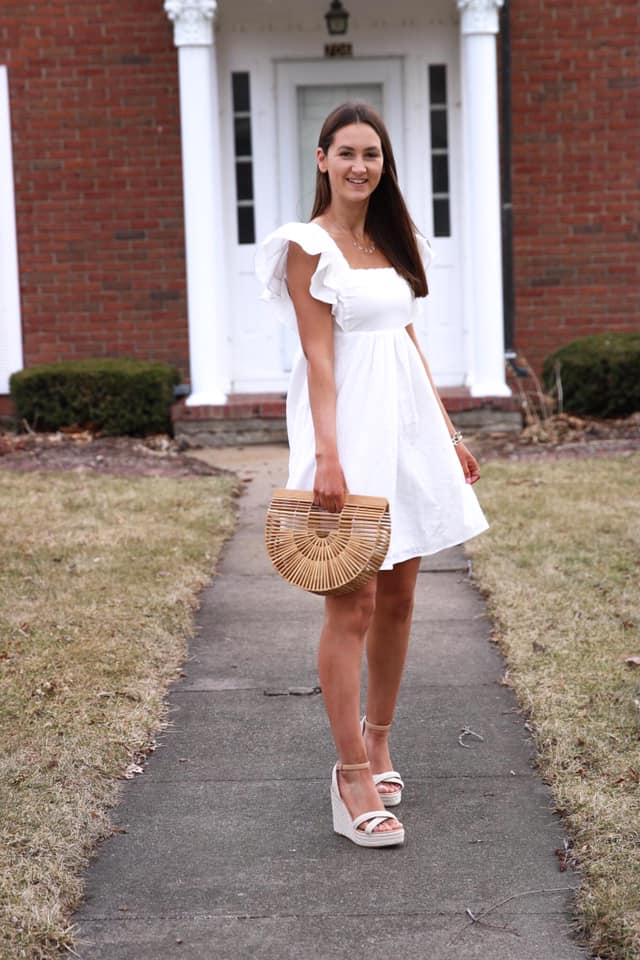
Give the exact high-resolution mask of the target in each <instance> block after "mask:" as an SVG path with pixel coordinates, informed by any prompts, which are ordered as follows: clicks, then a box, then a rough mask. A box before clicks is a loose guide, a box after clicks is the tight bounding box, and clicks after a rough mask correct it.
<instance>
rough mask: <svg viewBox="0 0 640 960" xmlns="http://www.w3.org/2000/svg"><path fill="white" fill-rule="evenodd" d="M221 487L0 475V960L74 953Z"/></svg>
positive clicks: (187, 606) (206, 566) (227, 519)
mask: <svg viewBox="0 0 640 960" xmlns="http://www.w3.org/2000/svg"><path fill="white" fill-rule="evenodd" d="M234 492H235V484H234V481H233V480H232V479H229V478H226V477H224V478H220V477H198V478H188V479H160V478H131V477H126V478H123V477H97V476H93V475H87V474H85V475H80V474H76V475H73V474H45V473H41V474H29V475H23V474H16V473H2V472H0V567H1V569H2V576H1V577H0V904H1V905H2V907H1V910H2V913H1V915H0V957H2V958H3V960H22V958H25V960H44V958H51V957H54V956H58V955H59V952H58V951H59V949H60V948H61V947H65V946H68V945H69V944H70V943H71V942H72V934H71V931H70V930H69V929H68V918H69V916H70V910H71V909H72V908H73V906H74V905H75V904H77V902H78V900H79V898H80V896H81V893H82V883H83V871H84V869H85V866H86V864H87V860H88V857H89V855H90V853H91V851H92V849H93V848H94V846H95V844H96V842H97V841H98V840H100V839H101V838H103V837H105V836H108V835H109V833H110V832H111V826H110V821H109V813H108V810H109V807H110V806H111V805H112V804H113V803H114V802H116V800H117V796H118V790H119V781H118V779H117V778H118V777H122V776H123V774H124V773H125V772H126V771H127V768H128V766H129V765H131V764H133V763H135V762H136V761H137V760H139V759H140V758H141V757H142V755H144V753H145V752H147V751H148V750H149V749H150V747H151V746H152V745H153V737H154V733H155V732H157V731H158V729H159V728H160V727H161V725H162V723H163V721H164V718H165V707H164V704H163V697H164V695H165V693H166V690H167V685H168V684H169V682H170V681H171V680H172V679H173V678H175V677H176V676H177V674H178V673H179V669H180V665H181V663H182V661H183V659H184V655H185V639H186V638H188V637H189V636H190V634H191V632H192V629H193V612H194V608H195V606H196V604H197V598H198V593H199V591H200V589H201V587H202V586H203V585H204V584H205V583H206V582H207V580H208V579H209V578H210V577H211V575H212V573H213V571H214V568H215V563H216V560H217V558H218V555H219V552H220V549H221V547H222V544H223V542H224V540H225V539H226V537H227V536H228V535H229V534H230V533H231V531H232V528H233V525H234V519H235V518H234V510H233V496H234Z"/></svg>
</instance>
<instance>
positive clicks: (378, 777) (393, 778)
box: [373, 770, 404, 789]
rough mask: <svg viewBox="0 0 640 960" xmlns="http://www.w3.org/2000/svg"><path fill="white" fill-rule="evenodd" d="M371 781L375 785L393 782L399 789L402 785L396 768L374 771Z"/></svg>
mask: <svg viewBox="0 0 640 960" xmlns="http://www.w3.org/2000/svg"><path fill="white" fill-rule="evenodd" d="M373 782H374V783H375V785H376V786H378V784H379V783H394V784H395V785H396V786H398V787H400V789H402V788H403V787H404V781H403V780H402V777H401V776H400V774H399V773H398V771H397V770H387V771H386V773H374V774H373Z"/></svg>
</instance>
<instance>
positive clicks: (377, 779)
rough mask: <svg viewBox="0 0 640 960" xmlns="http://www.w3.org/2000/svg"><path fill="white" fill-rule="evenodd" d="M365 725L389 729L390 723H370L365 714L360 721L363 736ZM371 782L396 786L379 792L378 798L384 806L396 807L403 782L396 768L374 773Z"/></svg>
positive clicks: (373, 728)
mask: <svg viewBox="0 0 640 960" xmlns="http://www.w3.org/2000/svg"><path fill="white" fill-rule="evenodd" d="M365 727H370V728H371V730H383V731H384V730H390V729H391V724H390V723H386V724H381V723H371V721H369V720H367V718H366V716H364V717H363V718H362V721H361V723H360V729H361V730H362V736H364V731H365ZM372 776H373V782H374V783H375V785H376V786H378V784H379V783H390V784H392V785H393V786H395V787H398V789H397V790H393V791H391V790H389V791H385V792H384V793H380V799H381V800H382V802H383V803H384V805H385V807H397V806H398V804H399V803H400V802H401V801H402V790H403V788H404V782H403V780H402V777H401V776H400V774H399V773H398V771H397V770H385V772H384V773H374V774H372Z"/></svg>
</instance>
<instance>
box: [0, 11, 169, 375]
mask: <svg viewBox="0 0 640 960" xmlns="http://www.w3.org/2000/svg"><path fill="white" fill-rule="evenodd" d="M0 62H2V63H5V64H6V65H7V67H8V72H9V88H10V98H11V118H12V130H13V157H14V171H15V182H16V214H17V229H18V252H19V258H20V278H21V297H22V316H23V331H24V348H25V365H28V366H32V365H33V364H36V363H41V362H49V361H51V360H57V359H68V358H74V357H89V356H101V355H110V356H115V355H126V356H132V357H138V358H157V359H161V360H166V361H169V362H171V363H174V364H176V365H177V366H178V367H180V369H181V370H182V372H183V374H185V375H186V374H187V373H188V341H187V328H186V306H185V266H184V235H183V218H182V185H181V184H182V181H181V161H180V125H179V103H178V75H177V58H176V50H175V48H174V46H173V35H172V27H171V24H170V23H169V21H168V20H167V18H166V17H165V15H164V13H163V10H162V4H161V2H160V0H135V2H131V0H102V2H101V3H100V4H94V3H89V2H88V0H49V2H48V3H46V4H45V3H43V2H39V3H33V2H32V3H29V2H24V0H20V2H18V0H9V2H7V0H5V2H4V3H3V4H2V16H1V18H0Z"/></svg>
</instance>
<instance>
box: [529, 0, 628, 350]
mask: <svg viewBox="0 0 640 960" xmlns="http://www.w3.org/2000/svg"><path fill="white" fill-rule="evenodd" d="M511 24H512V50H513V191H514V195H513V204H514V211H513V215H514V234H515V242H514V258H515V282H516V347H517V348H518V349H519V350H521V351H522V352H523V353H524V354H525V355H526V357H527V359H528V360H529V361H530V362H531V363H532V364H534V365H535V366H536V367H539V366H540V364H541V362H542V360H543V358H544V357H545V356H546V354H547V353H548V352H550V351H551V350H553V349H555V348H556V347H558V346H560V345H562V344H563V343H567V342H568V341H570V340H573V339H575V338H576V337H579V336H583V335H585V334H589V333H595V332H598V331H601V330H605V329H616V330H638V329H640V296H639V290H640V244H639V241H640V227H639V222H638V221H639V217H640V176H639V170H640V41H639V39H638V38H639V37H640V5H639V4H638V2H637V0H618V2H612V0H598V2H597V3H596V2H589V0H562V2H561V3H559V2H558V3H557V2H552V0H512V2H511Z"/></svg>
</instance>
